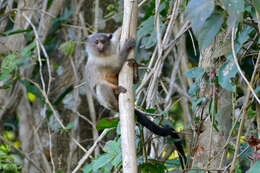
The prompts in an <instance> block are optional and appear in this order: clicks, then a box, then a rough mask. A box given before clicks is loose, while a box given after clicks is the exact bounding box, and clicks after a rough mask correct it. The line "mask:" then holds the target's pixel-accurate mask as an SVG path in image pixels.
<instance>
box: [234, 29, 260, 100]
mask: <svg viewBox="0 0 260 173" xmlns="http://www.w3.org/2000/svg"><path fill="white" fill-rule="evenodd" d="M233 34H234V35H235V27H233V28H232V36H233V38H232V42H231V45H232V54H233V57H234V62H235V64H236V66H237V70H238V72H239V73H240V75H241V76H242V78H243V79H244V81H245V82H246V84H247V86H248V88H249V89H250V91H251V92H252V94H253V96H254V97H255V99H256V100H257V102H258V104H260V100H259V98H258V97H257V95H256V93H255V91H254V89H253V88H252V86H251V84H250V83H249V82H248V80H247V79H246V77H245V75H244V73H243V72H242V70H241V68H240V66H239V63H238V60H237V56H236V51H235V47H234V35H233ZM255 68H257V65H256V67H255ZM252 77H254V75H252Z"/></svg>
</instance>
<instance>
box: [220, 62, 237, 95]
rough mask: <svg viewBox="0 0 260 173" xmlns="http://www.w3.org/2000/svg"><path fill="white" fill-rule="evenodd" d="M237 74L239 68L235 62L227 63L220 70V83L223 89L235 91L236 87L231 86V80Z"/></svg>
mask: <svg viewBox="0 0 260 173" xmlns="http://www.w3.org/2000/svg"><path fill="white" fill-rule="evenodd" d="M236 74H237V67H236V65H235V63H234V62H233V61H229V60H228V61H227V62H225V63H224V64H222V65H221V66H220V67H219V69H218V83H219V84H220V86H221V87H222V88H225V89H227V90H229V91H235V87H234V86H232V85H231V78H233V77H235V75H236Z"/></svg>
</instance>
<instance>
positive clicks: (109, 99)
mask: <svg viewBox="0 0 260 173" xmlns="http://www.w3.org/2000/svg"><path fill="white" fill-rule="evenodd" d="M121 92H122V93H125V92H126V89H125V88H124V87H122V86H117V85H114V84H111V83H108V82H104V83H99V84H97V85H96V96H97V99H98V101H99V103H101V104H102V105H103V106H104V107H106V108H107V109H110V110H113V111H115V112H118V100H117V97H118V95H119V94H120V93H121Z"/></svg>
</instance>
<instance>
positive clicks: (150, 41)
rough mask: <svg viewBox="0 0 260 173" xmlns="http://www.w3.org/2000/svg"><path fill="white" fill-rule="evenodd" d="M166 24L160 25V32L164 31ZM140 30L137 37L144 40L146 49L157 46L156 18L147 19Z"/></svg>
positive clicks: (143, 43)
mask: <svg viewBox="0 0 260 173" xmlns="http://www.w3.org/2000/svg"><path fill="white" fill-rule="evenodd" d="M164 27H165V24H163V23H160V31H161V32H162V31H163V28H164ZM139 28H140V29H139V30H138V31H137V37H138V38H140V39H142V45H144V47H145V48H146V49H149V48H151V47H153V46H154V45H155V44H156V41H157V40H156V33H157V31H156V30H155V27H154V16H151V17H149V18H148V19H146V20H145V21H144V22H143V23H142V24H141V25H140V27H139Z"/></svg>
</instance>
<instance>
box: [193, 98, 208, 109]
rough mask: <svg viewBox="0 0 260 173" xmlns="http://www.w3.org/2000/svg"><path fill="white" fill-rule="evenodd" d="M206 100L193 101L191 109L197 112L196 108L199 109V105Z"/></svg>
mask: <svg viewBox="0 0 260 173" xmlns="http://www.w3.org/2000/svg"><path fill="white" fill-rule="evenodd" d="M205 100H206V98H205V97H201V98H199V99H197V100H194V99H192V107H191V108H192V110H195V108H196V107H197V105H199V104H201V103H203V102H205Z"/></svg>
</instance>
